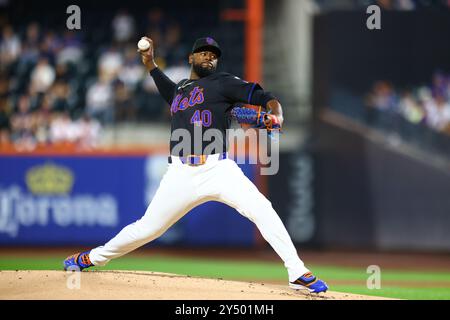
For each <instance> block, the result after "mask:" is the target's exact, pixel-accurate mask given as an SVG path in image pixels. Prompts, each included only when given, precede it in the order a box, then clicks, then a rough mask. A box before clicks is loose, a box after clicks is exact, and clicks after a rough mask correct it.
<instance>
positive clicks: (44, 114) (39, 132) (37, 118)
mask: <svg viewBox="0 0 450 320" xmlns="http://www.w3.org/2000/svg"><path fill="white" fill-rule="evenodd" d="M52 118H53V111H52V105H51V101H50V97H49V95H45V96H44V97H43V99H42V103H41V105H40V106H39V108H38V110H36V111H35V112H34V113H33V127H34V128H35V136H36V141H37V142H38V143H41V144H49V143H51V142H52V141H51V137H50V124H51V122H52Z"/></svg>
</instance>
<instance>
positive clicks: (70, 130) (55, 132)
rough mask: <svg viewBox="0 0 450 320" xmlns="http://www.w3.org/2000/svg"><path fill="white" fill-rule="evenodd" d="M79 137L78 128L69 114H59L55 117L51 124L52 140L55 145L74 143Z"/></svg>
mask: <svg viewBox="0 0 450 320" xmlns="http://www.w3.org/2000/svg"><path fill="white" fill-rule="evenodd" d="M77 136H78V130H77V127H76V126H75V125H74V123H73V121H72V119H71V118H70V115H69V113H68V112H58V113H56V114H55V115H54V116H53V118H52V121H51V123H50V139H51V141H52V142H53V143H56V144H69V143H74V142H75V141H76V139H77Z"/></svg>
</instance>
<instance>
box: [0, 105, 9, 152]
mask: <svg viewBox="0 0 450 320" xmlns="http://www.w3.org/2000/svg"><path fill="white" fill-rule="evenodd" d="M9 117H10V110H9V108H8V103H7V99H6V98H0V147H1V146H2V145H3V146H4V145H7V144H8V143H9V139H10V132H11V124H10V121H9Z"/></svg>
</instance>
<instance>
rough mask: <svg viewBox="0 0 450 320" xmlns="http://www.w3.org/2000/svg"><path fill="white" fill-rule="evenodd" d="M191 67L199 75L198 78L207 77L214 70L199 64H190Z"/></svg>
mask: <svg viewBox="0 0 450 320" xmlns="http://www.w3.org/2000/svg"><path fill="white" fill-rule="evenodd" d="M192 68H193V69H194V72H195V73H196V74H197V75H198V76H199V77H200V78H204V77H207V76H209V75H211V74H213V73H214V72H216V68H214V67H213V68H207V67H203V66H202V65H201V64H194V65H193V66H192Z"/></svg>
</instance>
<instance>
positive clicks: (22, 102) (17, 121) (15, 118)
mask: <svg viewBox="0 0 450 320" xmlns="http://www.w3.org/2000/svg"><path fill="white" fill-rule="evenodd" d="M17 109H18V111H17V113H15V114H13V115H12V117H11V137H12V140H13V142H14V145H15V147H16V149H17V150H18V151H32V150H34V148H35V147H36V139H35V136H34V131H33V129H34V128H33V116H32V114H31V111H30V99H29V98H28V97H27V96H26V95H23V96H21V97H20V98H19V100H18V105H17Z"/></svg>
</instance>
